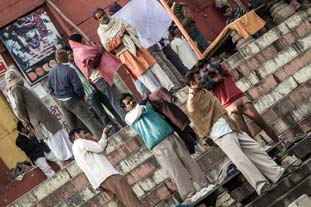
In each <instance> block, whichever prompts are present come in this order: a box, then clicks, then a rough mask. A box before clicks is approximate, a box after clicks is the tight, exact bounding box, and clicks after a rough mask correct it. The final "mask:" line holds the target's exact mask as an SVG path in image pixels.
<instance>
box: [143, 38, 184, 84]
mask: <svg viewBox="0 0 311 207" xmlns="http://www.w3.org/2000/svg"><path fill="white" fill-rule="evenodd" d="M148 51H149V52H150V54H151V55H152V56H153V57H154V59H155V60H156V61H157V63H158V64H159V65H160V67H161V68H162V69H163V71H164V72H165V73H166V74H167V76H168V77H169V78H170V80H171V81H172V82H173V83H174V86H175V88H177V89H179V88H181V80H183V77H182V75H181V74H180V73H179V71H178V70H177V69H176V68H175V66H174V65H173V64H172V63H171V62H170V61H169V60H168V59H167V58H166V56H165V55H164V53H163V51H162V50H161V48H160V47H159V46H158V45H157V44H155V45H153V46H151V47H150V48H148Z"/></svg>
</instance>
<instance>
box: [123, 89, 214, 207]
mask: <svg viewBox="0 0 311 207" xmlns="http://www.w3.org/2000/svg"><path fill="white" fill-rule="evenodd" d="M120 105H121V106H122V107H123V108H124V109H125V110H126V111H127V112H128V113H127V114H126V116H125V122H126V123H127V124H128V125H129V126H130V127H131V128H132V129H134V131H135V132H136V133H137V134H138V135H139V137H140V138H141V139H142V140H143V141H144V143H145V145H146V146H147V148H148V149H149V150H151V152H152V154H153V155H154V156H155V158H156V159H157V161H158V162H159V164H160V166H161V167H162V168H163V169H164V170H166V171H167V173H168V175H169V177H170V178H171V179H172V180H173V181H174V182H175V184H176V186H177V189H178V191H179V194H180V196H181V198H182V199H184V200H185V201H187V202H188V201H189V200H191V198H192V197H193V195H194V194H195V193H196V192H197V191H200V190H203V189H204V187H206V186H207V185H208V183H207V180H206V178H205V176H204V174H203V172H202V170H201V169H200V167H199V165H198V164H197V163H196V162H195V161H194V160H193V159H192V157H191V156H190V154H189V152H188V151H187V149H186V146H185V145H184V143H183V141H182V140H181V139H180V138H179V137H178V136H177V134H175V133H174V129H173V128H172V127H171V126H170V125H169V124H168V123H167V122H166V121H165V119H164V117H163V116H162V115H160V114H158V113H157V112H155V111H154V110H153V108H152V106H151V104H150V102H149V101H148V100H147V101H143V102H142V103H140V104H137V103H136V102H135V101H134V99H133V96H132V95H131V94H128V93H124V94H122V96H121V99H120Z"/></svg>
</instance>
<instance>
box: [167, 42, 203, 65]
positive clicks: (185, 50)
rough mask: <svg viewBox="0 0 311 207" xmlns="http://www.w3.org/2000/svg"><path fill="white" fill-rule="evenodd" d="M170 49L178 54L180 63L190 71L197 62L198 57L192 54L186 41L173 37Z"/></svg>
mask: <svg viewBox="0 0 311 207" xmlns="http://www.w3.org/2000/svg"><path fill="white" fill-rule="evenodd" d="M171 48H172V49H173V50H174V51H175V52H176V53H177V54H178V56H179V58H180V60H181V61H182V63H183V64H184V65H185V66H186V67H187V68H188V69H189V70H190V69H191V68H192V67H193V66H194V65H195V64H196V62H197V61H198V56H197V55H196V54H195V53H194V52H193V50H192V48H191V47H190V45H189V43H188V42H187V40H185V39H184V38H177V37H175V38H174V40H173V41H172V42H171Z"/></svg>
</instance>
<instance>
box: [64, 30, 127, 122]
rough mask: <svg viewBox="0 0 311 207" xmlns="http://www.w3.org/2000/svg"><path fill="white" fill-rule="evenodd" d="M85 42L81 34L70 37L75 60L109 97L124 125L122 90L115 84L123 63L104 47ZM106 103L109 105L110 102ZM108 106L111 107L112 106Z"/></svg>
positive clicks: (119, 119)
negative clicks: (120, 103) (121, 100)
mask: <svg viewBox="0 0 311 207" xmlns="http://www.w3.org/2000/svg"><path fill="white" fill-rule="evenodd" d="M84 42H85V40H84V38H83V37H82V35H80V34H73V35H71V36H70V37H69V44H70V47H71V48H72V50H73V56H74V62H75V64H76V65H77V66H78V68H79V69H80V70H81V72H82V73H83V75H84V76H85V77H86V78H87V79H88V81H89V82H90V83H92V84H94V85H95V87H96V88H97V90H98V91H100V92H101V93H102V94H104V95H105V96H106V97H107V98H108V100H109V102H110V104H111V105H112V106H113V108H114V110H112V111H111V113H112V114H113V116H114V117H115V118H116V119H117V120H118V122H120V124H121V125H122V126H124V125H125V124H124V121H123V120H124V117H125V113H124V111H123V110H122V108H121V107H120V106H119V105H118V100H119V97H120V91H119V89H118V88H117V87H116V86H115V84H113V80H114V76H115V73H116V71H117V70H118V69H119V68H120V66H121V63H120V61H119V60H118V59H116V58H115V57H113V56H112V55H111V54H110V53H108V52H105V51H103V50H102V48H100V47H98V46H93V45H89V44H85V43H84ZM105 105H107V106H108V103H107V104H105ZM107 108H108V109H110V107H107Z"/></svg>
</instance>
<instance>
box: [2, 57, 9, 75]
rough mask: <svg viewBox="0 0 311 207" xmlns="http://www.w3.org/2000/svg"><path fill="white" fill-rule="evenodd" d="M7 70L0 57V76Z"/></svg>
mask: <svg viewBox="0 0 311 207" xmlns="http://www.w3.org/2000/svg"><path fill="white" fill-rule="evenodd" d="M7 70H8V66H7V65H6V64H5V62H4V60H3V58H2V56H1V55H0V76H2V75H4V73H5V72H6V71H7Z"/></svg>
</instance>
